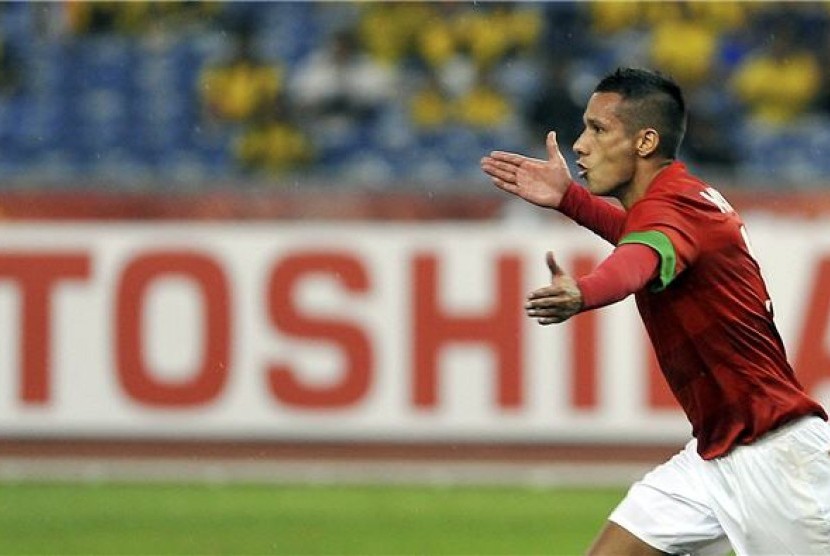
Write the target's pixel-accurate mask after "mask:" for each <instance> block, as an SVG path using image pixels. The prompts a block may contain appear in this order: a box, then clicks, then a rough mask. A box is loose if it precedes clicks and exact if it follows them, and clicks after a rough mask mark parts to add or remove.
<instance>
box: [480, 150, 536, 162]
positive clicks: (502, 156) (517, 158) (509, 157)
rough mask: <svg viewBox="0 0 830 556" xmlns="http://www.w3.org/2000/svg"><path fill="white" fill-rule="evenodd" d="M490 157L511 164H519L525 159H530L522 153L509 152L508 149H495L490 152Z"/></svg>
mask: <svg viewBox="0 0 830 556" xmlns="http://www.w3.org/2000/svg"><path fill="white" fill-rule="evenodd" d="M490 158H492V159H493V160H498V161H501V162H507V163H509V164H514V165H519V164H521V163H522V162H523V161H525V160H530V159H529V158H528V157H526V156H524V155H522V154H516V153H509V152H506V151H493V152H491V153H490Z"/></svg>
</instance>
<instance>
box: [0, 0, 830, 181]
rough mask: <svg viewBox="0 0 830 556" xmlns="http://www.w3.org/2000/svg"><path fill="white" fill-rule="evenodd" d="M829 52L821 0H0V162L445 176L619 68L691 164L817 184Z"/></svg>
mask: <svg viewBox="0 0 830 556" xmlns="http://www.w3.org/2000/svg"><path fill="white" fill-rule="evenodd" d="M828 58H830V3H827V2H822V3H812V2H797V3H792V2H759V3H755V2H738V1H723V2H634V1H631V2H552V3H519V2H513V3H500V2H499V3H497V2H296V3H295V2H278V3H276V2H275V3H269V2H251V3H249V2H205V3H202V2H92V3H87V2H63V3H3V4H0V137H2V145H3V148H2V149H0V177H2V178H3V179H4V182H5V183H6V184H15V185H17V184H20V183H31V184H39V185H44V184H55V185H56V186H62V185H64V184H68V185H70V186H71V185H78V184H81V185H84V184H89V183H101V184H106V185H111V186H117V187H125V188H130V187H177V188H183V187H206V186H209V185H211V184H216V183H234V184H241V183H257V184H265V183H267V184H271V185H272V186H273V187H298V186H302V185H304V184H315V185H330V186H336V185H344V186H355V187H377V188H405V187H409V186H410V185H412V184H418V183H430V184H434V185H435V186H436V187H441V186H445V187H462V186H463V185H464V184H475V183H477V182H480V179H481V176H480V174H479V170H478V160H479V158H480V156H481V155H482V154H483V153H485V152H487V151H489V150H491V149H494V148H499V149H511V150H519V151H521V152H525V153H528V154H531V155H535V156H544V152H543V150H542V149H543V144H544V135H545V133H546V131H547V130H549V129H555V130H557V131H558V133H559V143H560V145H561V146H562V147H563V148H565V149H569V147H570V145H571V144H572V143H573V141H574V140H575V139H576V137H577V136H578V134H579V133H580V130H581V126H582V123H581V118H582V110H583V107H584V104H585V102H586V100H587V97H588V95H589V94H590V92H591V90H592V88H593V86H594V85H595V83H596V81H597V79H598V78H599V77H600V76H602V75H603V74H605V73H606V72H608V71H610V70H613V69H614V68H616V67H617V66H619V65H630V66H647V67H653V68H656V69H659V70H661V71H663V72H665V73H667V74H669V75H671V76H673V77H674V78H675V79H676V80H677V81H678V82H680V83H681V85H683V87H684V89H685V91H686V94H687V98H688V101H689V105H690V109H691V118H690V123H689V131H688V135H687V138H686V141H685V146H684V151H683V153H682V155H683V158H684V159H685V160H686V161H687V162H688V163H690V164H691V165H692V166H693V167H694V168H695V170H696V171H698V172H700V173H701V174H703V175H705V176H707V177H711V178H713V179H714V178H726V179H728V180H730V182H734V183H735V184H737V185H741V186H744V187H758V188H772V187H778V188H807V187H822V186H823V184H824V183H830V181H828V178H827V176H828V175H830V92H828V91H830V87H828V85H829V84H830V83H828V82H830V63H829V62H830V60H828Z"/></svg>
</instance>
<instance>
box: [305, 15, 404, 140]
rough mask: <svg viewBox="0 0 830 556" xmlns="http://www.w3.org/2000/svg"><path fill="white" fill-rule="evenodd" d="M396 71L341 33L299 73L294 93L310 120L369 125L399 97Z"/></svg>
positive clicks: (350, 34)
mask: <svg viewBox="0 0 830 556" xmlns="http://www.w3.org/2000/svg"><path fill="white" fill-rule="evenodd" d="M397 78H398V76H397V68H395V67H394V66H390V67H387V66H383V65H381V64H378V63H377V62H375V61H374V60H373V59H372V58H371V57H369V56H368V55H366V53H365V52H363V51H362V50H361V48H360V44H359V43H358V41H357V39H356V36H355V35H354V33H352V32H351V31H345V32H339V33H337V34H335V35H334V37H333V38H332V39H331V40H330V41H328V42H327V43H325V44H324V45H323V46H321V47H320V48H319V49H318V50H317V51H316V52H314V53H313V54H312V55H311V56H310V57H309V58H308V59H307V60H305V61H304V62H301V63H300V64H299V67H298V68H297V70H296V74H295V76H294V79H293V80H292V83H291V85H290V87H291V93H292V96H293V99H294V103H295V104H296V105H297V107H298V108H300V109H302V110H303V111H304V112H305V113H306V115H307V116H308V117H309V118H316V119H319V120H321V123H323V124H325V123H326V121H329V122H332V121H334V122H337V121H340V123H342V121H343V120H345V121H348V122H352V123H354V122H359V121H366V120H369V119H371V118H372V117H373V116H375V115H376V114H377V113H378V111H380V110H381V109H382V108H383V107H384V106H385V104H386V103H388V102H389V101H391V99H392V98H394V96H395V95H396V94H397V92H398V91H397Z"/></svg>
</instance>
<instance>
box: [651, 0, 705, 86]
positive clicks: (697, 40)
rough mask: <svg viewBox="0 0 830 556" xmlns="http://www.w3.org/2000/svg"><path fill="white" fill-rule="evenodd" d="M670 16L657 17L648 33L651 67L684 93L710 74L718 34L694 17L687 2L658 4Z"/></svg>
mask: <svg viewBox="0 0 830 556" xmlns="http://www.w3.org/2000/svg"><path fill="white" fill-rule="evenodd" d="M656 7H659V8H660V9H661V10H662V9H668V8H671V12H672V14H671V15H669V14H664V15H663V16H662V17H658V18H657V20H656V23H655V25H654V27H653V29H652V34H651V52H650V54H651V60H652V61H653V66H654V67H655V68H656V69H658V70H660V71H662V72H664V73H666V74H668V75H671V76H672V77H673V78H674V79H675V80H676V81H677V82H678V83H679V84H680V85H681V86H682V87H683V88H684V89H685V90H687V91H688V90H690V89H694V88H695V87H697V86H698V85H700V84H701V83H703V82H704V81H705V80H706V79H707V78H708V77H709V75H710V72H711V71H712V66H713V62H714V58H715V53H716V49H717V45H718V36H717V34H716V33H715V32H714V31H713V30H712V29H710V28H709V27H707V26H706V25H705V24H704V22H703V21H702V20H701V19H700V18H698V17H695V15H694V14H693V12H692V9H691V7H690V6H689V4H687V3H682V2H678V3H673V4H666V3H658V4H656Z"/></svg>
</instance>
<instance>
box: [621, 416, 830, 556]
mask: <svg viewBox="0 0 830 556" xmlns="http://www.w3.org/2000/svg"><path fill="white" fill-rule="evenodd" d="M696 448H697V442H696V441H695V440H692V441H691V442H689V443H688V444H687V445H686V447H685V448H684V449H683V450H682V451H681V452H680V453H679V454H677V455H675V456H674V457H673V458H672V459H671V460H669V461H668V462H666V463H664V464H663V465H660V466H659V467H657V468H655V469H654V470H653V471H651V472H650V473H648V474H647V475H646V476H645V477H643V479H642V480H641V481H639V482H637V483H635V484H634V485H633V486H632V487H631V489H630V490H629V491H628V494H627V495H626V497H625V499H624V500H623V501H622V502H621V503H620V505H619V506H618V507H617V508H616V509H615V510H614V511H613V512H612V514H611V516H610V517H609V519H610V521H613V522H614V523H616V524H618V525H620V526H621V527H623V528H625V529H626V530H628V531H629V532H631V533H632V534H634V535H635V536H636V537H638V538H639V539H641V540H643V541H644V542H646V543H648V544H649V545H651V546H653V547H655V548H657V549H659V550H662V551H663V552H668V553H670V554H694V555H701V556H702V555H706V556H713V555H716V554H727V553H729V550H730V545H731V548H732V549H733V550H734V551H735V553H736V554H738V555H742V554H751V555H753V556H754V555H757V554H774V555H776V556H781V555H786V554H792V555H799V556H801V555H808V554H822V555H825V556H827V555H830V425H828V424H827V423H826V422H825V421H823V420H822V419H820V418H818V417H804V418H802V419H799V420H797V421H795V422H793V423H789V424H787V425H785V426H783V427H781V428H779V429H777V430H775V431H773V432H771V433H769V434H767V435H766V436H764V437H763V438H761V439H760V440H758V441H757V442H755V443H753V444H752V445H750V446H740V447H738V448H735V449H734V450H732V452H730V453H729V454H727V455H726V456H724V457H721V458H717V459H714V460H708V461H707V460H704V459H702V458H701V457H700V456H699V455H698V454H697V451H696Z"/></svg>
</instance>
